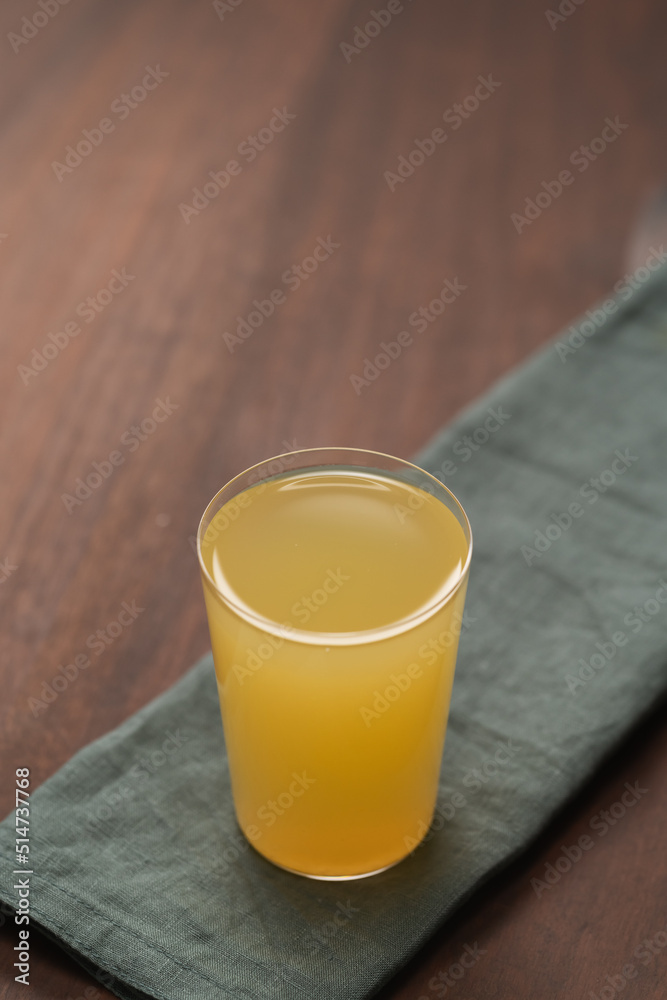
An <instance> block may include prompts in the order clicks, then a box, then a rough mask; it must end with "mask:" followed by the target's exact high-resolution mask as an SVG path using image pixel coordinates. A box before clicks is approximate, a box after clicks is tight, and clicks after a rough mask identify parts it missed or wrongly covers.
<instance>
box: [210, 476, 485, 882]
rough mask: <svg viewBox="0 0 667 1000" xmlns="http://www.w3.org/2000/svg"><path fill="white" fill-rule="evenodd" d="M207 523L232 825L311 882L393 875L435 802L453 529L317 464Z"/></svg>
mask: <svg viewBox="0 0 667 1000" xmlns="http://www.w3.org/2000/svg"><path fill="white" fill-rule="evenodd" d="M422 475H424V478H427V477H426V476H425V474H422ZM433 483H434V484H435V488H434V490H433V492H434V493H437V489H438V488H439V489H440V490H442V492H443V494H444V493H446V491H445V490H444V489H443V488H442V487H441V486H440V484H438V483H437V481H436V480H433ZM206 521H207V519H206V516H205V518H204V521H203V522H202V528H201V529H200V556H201V562H202V567H203V569H204V573H203V579H204V593H205V599H206V605H207V612H208V619H209V626H210V632H211V643H212V648H213V656H214V660H215V669H216V675H217V680H218V688H219V693H220V703H221V708H222V718H223V725H224V731H225V740H226V744H227V752H228V758H229V769H230V776H231V782H232V792H233V797H234V804H235V808H236V814H237V818H238V821H239V824H240V826H241V829H242V830H243V832H244V834H245V835H246V837H247V838H248V840H249V841H250V843H251V844H253V846H254V847H255V848H256V849H257V850H258V851H259V852H260V853H261V854H263V855H264V856H265V857H266V858H268V859H269V860H271V861H273V862H275V863H276V864H278V865H280V866H282V867H284V868H287V869H289V870H291V871H295V872H299V873H302V874H308V875H312V876H314V877H319V878H350V877H359V876H361V875H365V874H371V873H373V872H376V871H380V870H382V869H384V868H386V867H388V866H389V865H392V864H394V863H395V862H397V861H399V860H400V859H401V858H402V857H404V856H405V855H406V854H407V853H409V850H410V849H411V848H410V846H407V845H409V844H410V838H411V836H412V835H413V833H414V831H415V830H416V829H422V830H426V829H427V828H428V826H429V824H430V822H431V818H432V815H433V809H434V806H435V799H436V792H437V783H438V773H439V769H440V760H441V755H442V748H443V742H444V736H445V727H446V720H447V714H448V710H449V700H450V694H451V688H452V680H453V675H454V664H455V659H456V649H457V644H458V634H459V631H460V622H461V619H462V611H463V601H464V597H465V584H466V574H467V562H468V553H469V540H468V537H467V536H466V533H465V532H464V529H463V527H462V526H461V523H460V520H459V519H458V518H457V517H456V516H455V514H454V513H453V512H452V511H451V510H450V509H449V508H448V506H446V505H445V503H444V502H443V500H442V499H440V498H439V497H438V496H437V495H433V494H432V493H431V492H427V491H426V490H424V489H422V488H421V487H420V486H417V485H414V483H412V482H409V481H408V480H407V479H401V478H397V477H396V476H393V475H390V474H389V473H386V472H383V471H380V470H376V469H365V468H363V467H357V468H353V467H347V466H341V467H335V466H331V467H315V468H305V469H301V470H294V471H292V472H289V473H287V474H284V475H278V476H275V477H271V478H268V479H267V480H266V481H264V482H261V483H259V484H257V485H253V486H250V488H248V489H244V490H242V491H241V492H239V493H237V494H236V495H235V496H233V497H232V498H231V499H229V500H227V502H225V503H223V504H222V506H220V507H219V509H218V511H217V513H216V514H215V516H214V517H213V518H212V519H210V518H209V520H208V524H207V526H206V527H204V525H205V524H206Z"/></svg>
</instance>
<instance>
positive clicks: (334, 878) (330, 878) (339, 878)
mask: <svg viewBox="0 0 667 1000" xmlns="http://www.w3.org/2000/svg"><path fill="white" fill-rule="evenodd" d="M241 833H243V830H241ZM244 837H245V834H244ZM245 839H246V840H247V841H248V843H249V844H250V846H251V847H252V849H253V851H255V852H256V853H257V854H259V856H260V858H263V859H264V860H265V861H268V862H269V864H271V865H275V867H276V868H280V869H281V870H282V871H284V872H289V873H290V875H300V876H301V878H311V879H315V881H317V882H353V881H355V880H357V879H362V878H371V876H372V875H379V874H380V873H381V872H387V871H389V869H390V868H395V867H396V865H400V864H401V862H402V861H405V859H406V858H408V857H410V854H412V851H409V852H408V853H407V854H405V855H404V856H403V857H402V858H398V859H397V860H396V861H391V862H390V863H389V864H388V865H384V866H383V867H382V868H374V869H373V871H371V872H359V873H358V874H354V875H314V874H313V873H312V872H301V871H299V870H298V868H288V867H287V865H281V864H280V862H279V861H274V860H273V858H269V857H267V855H266V854H262V852H261V851H259V850H257V848H256V847H255V845H254V844H253V843H251V841H250V840H248V838H247V837H245Z"/></svg>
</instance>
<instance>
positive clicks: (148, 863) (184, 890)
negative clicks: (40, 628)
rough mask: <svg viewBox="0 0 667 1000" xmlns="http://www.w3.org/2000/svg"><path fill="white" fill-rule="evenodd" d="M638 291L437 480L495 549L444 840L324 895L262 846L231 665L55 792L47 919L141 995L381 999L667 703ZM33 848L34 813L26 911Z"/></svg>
mask: <svg viewBox="0 0 667 1000" xmlns="http://www.w3.org/2000/svg"><path fill="white" fill-rule="evenodd" d="M628 287H629V286H625V285H624V286H623V288H622V289H621V291H620V293H619V297H618V298H617V299H615V300H613V302H612V301H608V302H607V303H605V304H603V305H602V306H600V307H598V308H596V309H593V310H590V311H589V312H588V313H587V315H586V316H585V317H583V318H582V320H580V321H579V322H578V323H576V324H574V326H572V327H570V329H569V330H568V331H566V332H565V333H564V334H563V335H562V337H561V338H560V339H559V340H558V341H557V342H555V343H554V344H550V345H549V346H548V347H547V348H546V349H545V350H543V351H541V352H540V353H539V354H537V355H536V356H535V357H533V358H532V359H531V360H530V361H529V362H528V363H527V364H525V365H524V366H523V367H522V368H521V369H519V370H518V371H516V372H514V373H513V374H511V375H510V376H509V377H507V378H504V379H503V380H502V381H501V382H500V383H499V384H498V385H497V386H496V387H495V388H494V389H493V390H492V391H491V392H490V393H489V394H488V395H487V396H486V397H485V398H484V399H482V401H481V402H478V403H476V404H475V405H473V406H471V407H470V408H469V409H468V410H467V411H466V412H465V413H464V414H463V415H462V416H461V417H460V418H459V419H458V420H456V422H455V423H454V424H453V425H452V426H451V427H449V428H448V429H447V430H445V431H443V432H442V433H441V434H439V435H438V436H437V437H436V438H435V440H434V441H433V442H432V443H431V444H430V445H429V446H428V447H427V448H426V449H425V451H423V452H422V454H421V455H420V456H418V458H417V461H418V462H419V463H420V464H422V465H424V466H425V467H426V468H427V469H430V470H432V471H434V472H435V473H436V474H437V475H439V476H441V477H442V478H443V480H444V481H445V482H446V483H447V484H448V485H450V486H451V488H452V489H453V490H454V492H455V493H456V494H457V496H458V497H459V499H460V500H461V502H462V503H463V505H464V507H465V508H466V510H467V512H468V514H469V516H470V520H471V522H472V526H473V535H474V547H475V551H474V556H473V564H472V572H471V577H470V586H469V590H468V600H467V605H466V614H467V618H466V619H464V623H463V635H462V639H461V648H460V654H459V665H458V668H457V676H456V680H455V683H454V696H453V702H452V709H451V716H450V721H449V729H448V735H447V743H446V749H445V754H444V760H443V766H442V773H441V783H440V789H439V798H438V808H437V812H436V819H435V822H434V825H433V829H432V831H431V832H430V833H429V834H428V835H427V838H426V840H425V842H424V843H423V844H422V845H421V846H419V847H417V848H416V849H415V850H414V852H413V854H412V855H411V856H410V857H409V858H408V859H407V860H405V861H404V862H403V863H401V864H400V865H398V866H397V867H396V868H393V869H391V870H390V871H387V872H385V873H384V874H381V875H377V876H375V877H373V878H370V879H365V880H361V881H358V882H347V883H332V882H316V881H310V880H308V879H304V878H300V877H298V876H294V875H290V874H288V873H286V872H283V871H281V870H279V869H278V868H275V867H273V866H272V865H270V864H269V863H268V862H266V861H264V860H263V859H262V858H261V857H260V856H259V855H257V854H256V853H255V852H254V851H253V850H252V849H251V848H249V847H248V846H247V844H246V842H245V841H244V839H243V837H242V836H241V834H240V833H239V830H238V828H237V826H236V823H235V820H234V813H233V809H232V799H231V794H230V787H229V774H228V769H227V763H226V758H225V753H224V746H223V734H222V727H221V722H220V713H219V709H218V698H217V692H216V685H215V679H214V674H213V667H212V663H211V659H210V657H205V658H204V659H203V660H202V661H201V662H200V663H198V664H197V665H196V666H195V667H194V668H193V669H192V670H190V672H189V673H187V674H186V675H185V677H184V678H183V680H181V681H180V682H179V683H178V684H176V685H175V686H174V687H173V688H172V689H171V690H169V691H167V692H166V694H163V695H162V696H161V697H159V698H157V699H156V700H155V701H153V702H151V703H150V704H149V705H147V706H146V707H145V708H144V709H142V710H141V711H140V712H138V713H137V714H136V715H135V716H133V717H132V718H131V719H128V721H127V722H125V723H124V724H123V725H122V726H120V727H119V728H118V729H116V730H114V731H113V732H111V733H108V734H107V735H106V736H104V737H102V738H101V739H99V740H97V741H96V742H95V743H93V744H91V745H90V746H87V747H85V748H84V749H83V750H81V751H80V752H79V753H77V754H76V756H75V757H73V758H72V760H70V761H69V763H68V764H66V765H65V766H64V767H63V768H61V770H60V771H58V772H57V773H56V774H55V775H54V776H53V777H52V778H50V779H49V780H48V781H46V782H45V783H44V785H42V787H41V788H38V789H37V790H36V791H35V793H34V795H32V796H31V823H30V829H31V844H30V870H32V871H33V874H32V875H30V889H31V893H30V912H31V919H32V920H34V921H36V922H38V923H39V924H40V926H41V927H42V928H43V929H44V930H45V931H46V932H47V933H48V934H50V935H51V936H53V937H54V938H55V939H56V940H57V941H58V942H59V943H60V944H61V945H62V946H63V947H64V948H66V949H68V950H69V951H70V952H71V953H72V954H74V955H75V957H76V958H77V959H78V961H79V962H81V964H82V965H84V966H85V967H86V968H88V969H90V970H91V971H92V972H93V974H95V975H97V976H98V978H99V979H101V981H103V982H105V983H107V984H108V985H109V987H110V989H111V990H112V991H114V992H115V993H116V994H117V995H118V996H120V997H125V998H133V1000H134V998H138V997H144V996H148V997H156V998H161V1000H181V998H182V1000H192V998H197V1000H209V998H210V1000H213V998H215V1000H219V998H220V997H227V998H232V1000H242V998H243V1000H276V998H285V1000H297V998H298V1000H314V998H315V997H317V998H318V1000H329V998H330V1000H354V998H360V997H366V996H368V995H370V994H371V993H373V992H374V991H375V990H376V989H377V988H378V987H379V986H380V985H381V984H382V983H384V982H385V981H386V980H387V979H388V978H389V977H390V976H391V975H392V973H394V972H395V971H396V970H397V969H398V968H399V967H400V966H401V965H403V964H404V963H405V962H406V961H407V959H408V958H409V957H410V956H411V955H412V954H413V953H414V952H415V951H416V950H417V949H418V948H419V946H420V945H421V944H422V943H423V942H424V941H425V940H426V939H427V938H428V937H429V935H430V934H432V933H433V931H434V930H435V929H436V928H437V927H438V925H439V924H440V923H441V922H442V921H443V919H444V918H445V917H447V916H449V915H450V914H451V913H452V911H453V910H454V909H455V908H456V906H457V905H458V904H459V903H460V902H461V901H462V900H463V899H464V898H465V897H467V896H468V895H469V894H470V893H471V892H472V891H473V889H475V888H476V887H477V886H479V885H480V884H481V883H482V882H483V881H484V880H485V879H487V878H488V877H489V875H490V874H491V873H492V872H494V871H496V870H497V869H498V868H499V867H501V866H502V865H504V864H506V863H507V862H508V861H509V860H510V859H511V858H513V857H514V856H516V855H517V853H518V852H520V851H521V850H522V848H524V847H525V846H526V845H527V844H528V843H529V842H530V841H531V840H532V839H533V838H534V837H535V836H536V834H537V833H538V832H539V831H540V830H541V829H542V828H543V827H544V826H545V825H546V824H547V823H548V822H549V820H550V818H551V817H552V816H553V815H554V813H555V812H556V810H557V809H558V808H559V807H560V806H561V805H562V804H563V802H564V801H565V800H566V799H568V798H569V797H570V796H572V794H573V793H574V792H575V791H576V790H577V789H579V788H580V787H581V786H582V784H583V783H584V782H585V781H586V779H587V778H588V777H589V776H590V775H591V773H592V772H593V771H594V770H595V768H596V767H597V765H598V764H599V762H600V760H601V759H602V758H603V757H604V756H605V755H606V754H607V753H608V752H609V750H610V749H611V748H612V747H613V745H614V744H616V743H617V742H618V741H619V740H620V739H621V738H622V737H623V736H624V735H625V734H626V733H627V732H628V730H629V729H630V728H631V727H632V726H633V725H634V724H635V723H636V722H637V720H638V719H639V717H641V715H642V714H643V713H645V712H646V711H647V710H648V709H649V707H650V706H651V704H652V703H654V702H655V700H656V698H657V696H658V695H659V694H660V693H662V692H664V691H665V689H666V688H667V565H666V562H667V560H666V559H665V553H666V552H667V519H666V518H665V516H664V513H665V497H666V496H667V461H666V459H665V442H666V441H667V271H662V272H659V273H657V274H655V275H654V276H653V277H652V278H651V279H650V280H647V281H646V282H645V283H644V284H643V285H642V286H641V287H640V288H638V289H637V290H635V291H634V292H632V293H631V294H630V293H629V292H628V290H627V289H628ZM624 299H627V301H623V300H624ZM14 837H15V831H14V817H13V815H12V816H10V817H8V818H7V819H6V820H5V821H4V822H3V823H2V824H1V826H0V852H1V856H2V860H3V870H2V877H1V880H0V898H2V899H3V900H5V901H6V902H8V903H10V904H12V905H14V906H16V905H17V898H18V897H17V890H16V889H15V888H13V886H14V885H15V884H16V879H17V876H15V875H13V874H12V871H13V870H14V869H15V868H20V867H21V866H20V865H19V864H17V863H16V862H15V853H14V849H15V844H14ZM24 867H25V866H24Z"/></svg>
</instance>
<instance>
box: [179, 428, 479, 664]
mask: <svg viewBox="0 0 667 1000" xmlns="http://www.w3.org/2000/svg"><path fill="white" fill-rule="evenodd" d="M326 452H330V453H332V454H333V453H341V452H347V453H350V454H353V455H368V456H370V457H376V458H383V459H389V460H390V461H392V462H399V463H400V464H401V465H402V466H404V467H408V468H410V469H416V470H417V471H418V472H420V473H422V474H423V475H424V476H427V477H428V478H429V479H431V480H433V482H434V483H436V484H437V486H438V487H439V488H440V489H441V490H444V492H445V493H446V494H447V495H448V497H449V500H450V501H452V502H453V504H454V506H455V508H456V510H457V512H458V514H459V515H460V516H461V518H462V520H463V525H464V535H465V534H467V537H466V543H467V553H466V558H465V561H464V563H463V565H462V567H461V569H460V571H459V574H458V576H457V578H456V579H455V581H454V582H453V583H452V584H451V586H450V587H449V588H448V589H447V590H446V591H445V593H444V594H440V593H439V594H438V596H437V598H436V600H434V601H432V602H430V603H429V604H427V605H426V607H425V608H420V609H419V610H418V611H416V612H415V613H414V614H411V615H408V616H407V617H405V618H401V619H399V621H397V622H393V623H390V624H389V625H381V626H379V627H376V628H371V629H359V630H357V631H355V632H313V631H310V630H308V629H300V628H298V627H297V626H292V625H289V626H288V625H287V624H285V623H281V622H277V621H275V620H274V619H272V618H267V617H265V616H264V615H262V614H260V613H259V612H257V611H255V610H254V609H251V608H247V607H245V606H243V605H241V604H240V603H237V602H236V601H234V600H232V599H230V597H229V596H228V595H227V594H226V593H223V592H222V591H221V590H220V588H219V587H218V585H217V584H216V582H215V580H214V579H213V577H212V576H211V574H210V573H209V571H208V568H207V566H206V564H205V562H204V558H203V556H202V551H201V540H202V535H203V533H204V531H203V530H202V529H203V525H204V522H206V521H207V518H208V517H209V514H210V512H211V509H212V508H213V507H214V506H215V505H216V504H217V502H218V498H219V497H220V495H221V494H222V493H224V492H225V490H228V489H229V488H230V487H231V486H234V484H235V483H237V482H238V481H239V480H241V479H243V478H244V477H245V476H247V475H248V474H249V473H251V472H253V471H254V470H256V469H260V468H261V467H262V466H267V465H269V464H270V463H272V462H276V461H278V460H279V459H285V458H287V457H291V456H306V457H307V456H308V455H316V454H322V453H326ZM320 464H321V463H313V465H312V466H311V468H313V469H315V468H318V467H319V466H320ZM343 464H344V463H343V462H341V461H337V462H335V463H334V462H332V463H331V465H332V466H334V467H335V466H336V465H338V466H342V465H343ZM308 468H309V466H302V467H301V469H293V470H290V469H289V468H288V469H286V470H285V471H284V472H282V473H275V474H272V475H268V476H265V477H262V478H260V479H258V480H257V481H256V482H255V483H253V484H252V486H251V487H249V488H250V489H252V488H253V487H254V486H258V485H260V483H262V482H264V481H266V480H268V479H273V478H277V477H278V476H281V475H283V476H289V475H296V474H298V473H299V472H300V471H302V472H305V471H307V469H308ZM358 468H360V469H362V468H364V466H361V465H360V466H358ZM369 468H372V466H371V467H369ZM374 471H378V472H385V473H387V474H389V470H386V469H377V470H374ZM238 492H242V491H241V490H239V491H238ZM236 495H237V493H233V494H232V496H230V497H229V499H230V500H231V499H232V498H233V497H234V496H236ZM431 495H432V494H431ZM441 502H442V501H441ZM221 507H222V505H221ZM221 507H220V508H218V509H221ZM212 516H215V515H212ZM211 520H212V517H211ZM209 524H210V520H209V522H208V523H207V524H206V528H208V526H209ZM472 546H473V541H472V528H471V526H470V520H469V519H468V515H467V514H466V512H465V509H464V507H463V505H462V503H461V502H460V500H459V499H458V498H457V497H456V496H455V494H454V493H452V491H451V490H450V489H449V487H448V486H445V484H444V483H441V482H440V480H439V479H438V478H437V477H436V476H434V475H433V473H431V472H429V471H428V470H427V469H424V468H422V466H420V465H416V464H415V463H414V462H409V461H407V460H406V459H404V458H398V457H397V456H396V455H389V454H388V453H387V452H382V451H374V450H372V449H369V448H350V447H346V446H342V447H336V446H335V445H325V446H323V447H320V448H297V449H295V450H294V451H285V452H281V453H280V454H279V455H273V456H271V457H270V458H265V459H263V460H262V461H261V462H256V463H255V464H254V465H250V466H248V468H246V469H243V470H242V471H241V472H239V473H237V475H235V476H233V477H232V478H231V479H230V480H228V481H227V482H226V483H225V484H224V485H223V486H221V487H220V489H219V490H218V491H217V492H216V493H215V495H214V496H213V497H212V498H211V500H209V502H208V503H207V505H206V507H205V509H204V513H203V514H202V516H201V518H200V521H199V525H198V526H197V559H198V561H199V568H200V570H201V573H202V577H203V579H204V581H205V583H207V584H208V586H209V587H210V588H211V590H212V591H213V593H214V595H215V596H216V597H217V598H218V600H220V601H221V602H222V603H223V604H224V605H225V606H226V607H228V608H230V609H231V610H232V611H233V612H234V614H236V615H237V616H238V617H239V618H241V619H242V620H243V621H246V622H248V623H249V624H251V625H253V626H254V627H255V628H259V629H261V630H262V631H264V632H269V633H270V634H271V635H275V636H278V637H280V638H281V639H289V640H290V641H292V642H300V643H303V644H307V645H317V646H354V645H361V644H365V643H370V642H378V641H380V640H382V639H388V638H390V637H392V636H395V635H401V634H403V633H405V632H409V631H410V630H411V629H413V628H416V627H417V626H418V625H420V624H422V623H423V622H425V621H428V620H429V618H431V617H433V615H435V614H436V613H437V612H438V611H439V610H440V609H441V608H443V607H444V606H445V605H446V604H448V603H449V601H451V599H452V598H453V597H454V595H455V594H456V592H457V591H458V590H459V589H460V588H461V585H462V584H463V582H464V581H465V580H466V578H467V575H468V570H469V568H470V561H471V559H472Z"/></svg>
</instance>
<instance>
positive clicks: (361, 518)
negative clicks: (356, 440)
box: [202, 470, 467, 632]
mask: <svg viewBox="0 0 667 1000" xmlns="http://www.w3.org/2000/svg"><path fill="white" fill-rule="evenodd" d="M221 515H222V518H221V522H220V523H221V524H223V525H224V527H223V529H222V530H221V531H220V532H219V534H218V533H217V532H215V530H214V531H212V532H211V533H210V534H211V536H212V535H214V534H217V537H215V538H213V539H212V542H211V543H210V544H206V540H205V541H204V544H203V545H202V554H203V557H204V562H205V564H206V566H207V569H208V570H209V572H210V574H211V576H212V578H213V580H214V581H215V584H216V586H217V587H218V588H219V589H220V591H221V592H222V593H223V594H225V595H226V596H227V597H228V599H230V600H231V601H232V602H233V603H235V604H237V605H239V606H241V607H242V608H245V609H246V610H250V611H254V612H255V613H256V614H259V615H261V616H262V617H264V618H268V619H270V620H271V621H274V622H281V623H284V622H289V623H290V624H291V625H293V626H294V627H295V628H307V629H308V630H309V631H315V632H355V631H362V630H366V629H375V628H380V627H382V626H385V625H389V624H391V623H396V622H398V621H401V620H402V619H405V618H409V617H411V616H412V615H414V614H417V613H418V612H419V611H420V610H421V609H424V608H426V607H428V606H429V605H431V604H432V603H434V602H435V601H436V600H437V599H438V597H439V596H442V595H443V594H444V593H446V592H447V591H448V590H449V589H450V588H451V586H452V585H453V584H454V583H455V582H456V581H457V580H458V579H459V577H460V574H461V569H462V566H463V564H464V563H465V559H466V554H467V543H466V539H465V536H464V534H463V530H462V528H461V526H460V525H459V523H458V521H457V520H456V518H455V517H454V515H453V514H452V513H451V512H450V511H449V510H448V509H447V507H445V505H444V504H443V503H442V502H441V501H440V500H438V499H437V498H435V497H432V496H431V495H430V494H428V493H426V492H425V491H423V490H421V489H418V488H416V487H414V486H411V485H410V484H408V483H404V482H400V481H396V480H393V479H388V478H385V477H384V476H380V475H375V474H372V473H367V472H364V471H355V472H346V471H338V470H336V471H326V470H325V471H322V472H320V471H317V472H307V473H303V474H295V475H294V476H289V477H283V478H280V479H276V480H272V481H270V482H268V483H267V484H260V485H259V486H255V487H251V488H250V489H249V490H247V491H245V493H243V494H241V495H240V496H238V497H236V498H234V499H232V500H231V501H229V502H228V504H227V505H226V506H225V507H223V508H222V511H221Z"/></svg>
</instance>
